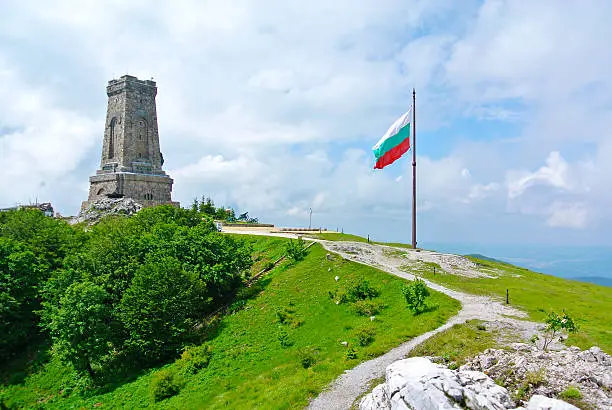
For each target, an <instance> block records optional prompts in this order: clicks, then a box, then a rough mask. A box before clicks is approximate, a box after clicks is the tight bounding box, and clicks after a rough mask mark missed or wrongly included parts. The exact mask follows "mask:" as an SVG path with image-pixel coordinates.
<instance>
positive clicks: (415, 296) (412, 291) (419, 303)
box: [402, 279, 429, 314]
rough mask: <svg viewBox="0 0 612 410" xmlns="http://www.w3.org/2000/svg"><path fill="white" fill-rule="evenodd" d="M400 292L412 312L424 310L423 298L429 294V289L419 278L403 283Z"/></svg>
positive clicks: (417, 312) (416, 312)
mask: <svg viewBox="0 0 612 410" xmlns="http://www.w3.org/2000/svg"><path fill="white" fill-rule="evenodd" d="M402 294H403V295H404V298H405V299H406V304H407V305H408V308H409V309H410V310H411V311H412V312H413V313H414V314H419V313H422V312H423V311H424V310H425V306H426V305H425V298H427V297H428V296H429V289H428V288H427V285H425V282H423V281H422V280H421V279H415V280H414V281H413V282H412V283H410V284H408V285H403V286H402Z"/></svg>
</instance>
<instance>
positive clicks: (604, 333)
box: [405, 257, 612, 354]
mask: <svg viewBox="0 0 612 410" xmlns="http://www.w3.org/2000/svg"><path fill="white" fill-rule="evenodd" d="M469 259H471V260H472V261H473V262H475V263H476V264H477V266H478V267H479V268H480V269H482V270H483V271H484V272H486V273H487V274H489V275H491V276H494V277H491V278H484V277H480V278H470V277H466V276H460V275H454V274H449V273H447V272H444V271H443V270H442V269H436V273H435V274H434V272H433V270H432V269H428V268H425V267H423V268H421V267H417V270H416V272H415V271H414V267H413V266H406V267H405V269H406V270H407V271H410V272H414V273H418V275H419V276H421V277H422V278H424V279H427V280H429V281H431V282H435V283H439V284H441V285H443V286H445V287H448V288H450V289H456V290H460V291H464V292H467V293H473V294H480V295H487V296H493V297H495V298H497V299H498V300H500V301H504V302H505V300H506V290H508V293H509V302H510V304H511V305H512V306H516V307H518V308H520V309H522V310H524V311H525V312H527V313H528V314H529V317H530V319H531V320H534V321H537V322H545V321H546V319H547V318H548V315H549V314H550V313H551V312H563V311H565V312H566V313H567V315H569V316H571V318H573V324H574V325H576V326H578V327H579V329H580V330H579V331H577V332H570V334H569V338H568V340H567V341H566V342H565V343H566V344H568V345H575V346H578V347H580V348H582V349H588V348H590V347H591V346H599V347H600V348H601V349H602V350H604V351H605V352H606V353H608V354H612V328H610V322H611V321H612V289H611V288H609V287H604V286H599V285H594V284H591V283H585V282H578V281H572V280H568V279H562V278H558V277H555V276H551V275H545V274H541V273H537V272H533V271H530V270H529V269H525V268H521V267H517V266H513V265H510V264H507V263H503V262H497V261H492V260H483V259H478V258H473V257H470V258H469ZM565 330H569V329H565Z"/></svg>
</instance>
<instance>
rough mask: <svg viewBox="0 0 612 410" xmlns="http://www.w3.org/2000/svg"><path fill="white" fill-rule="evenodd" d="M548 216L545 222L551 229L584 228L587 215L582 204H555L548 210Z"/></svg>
mask: <svg viewBox="0 0 612 410" xmlns="http://www.w3.org/2000/svg"><path fill="white" fill-rule="evenodd" d="M549 212H550V216H549V217H548V219H547V220H546V223H547V224H548V226H550V227H553V228H575V229H581V228H585V227H586V225H587V221H588V213H587V209H586V207H585V205H584V204H583V203H563V202H555V203H553V204H552V206H551V207H550V209H549Z"/></svg>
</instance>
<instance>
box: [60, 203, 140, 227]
mask: <svg viewBox="0 0 612 410" xmlns="http://www.w3.org/2000/svg"><path fill="white" fill-rule="evenodd" d="M141 209H142V205H140V204H139V203H137V202H136V201H134V200H133V199H132V198H104V199H100V200H98V201H95V202H92V204H91V205H90V206H89V208H87V209H86V210H84V211H81V212H79V214H78V215H77V216H75V217H74V218H72V220H71V221H70V223H71V224H77V223H81V222H85V223H86V224H87V225H93V224H95V223H97V222H98V221H99V220H100V219H102V218H104V217H105V216H108V215H133V214H135V213H136V212H138V211H140V210H141Z"/></svg>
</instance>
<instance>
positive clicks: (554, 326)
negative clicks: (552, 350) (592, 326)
mask: <svg viewBox="0 0 612 410" xmlns="http://www.w3.org/2000/svg"><path fill="white" fill-rule="evenodd" d="M564 330H565V331H567V332H568V333H574V332H576V331H577V330H578V326H577V325H576V324H575V323H574V320H573V319H572V318H571V317H570V316H569V315H568V314H566V313H565V311H564V312H563V315H561V316H559V315H558V314H557V313H556V312H550V313H549V314H548V317H547V318H546V332H545V334H544V346H543V349H544V350H546V349H548V346H549V345H550V344H551V343H552V342H553V340H554V339H555V337H556V336H558V335H559V333H560V332H562V331H564Z"/></svg>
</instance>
